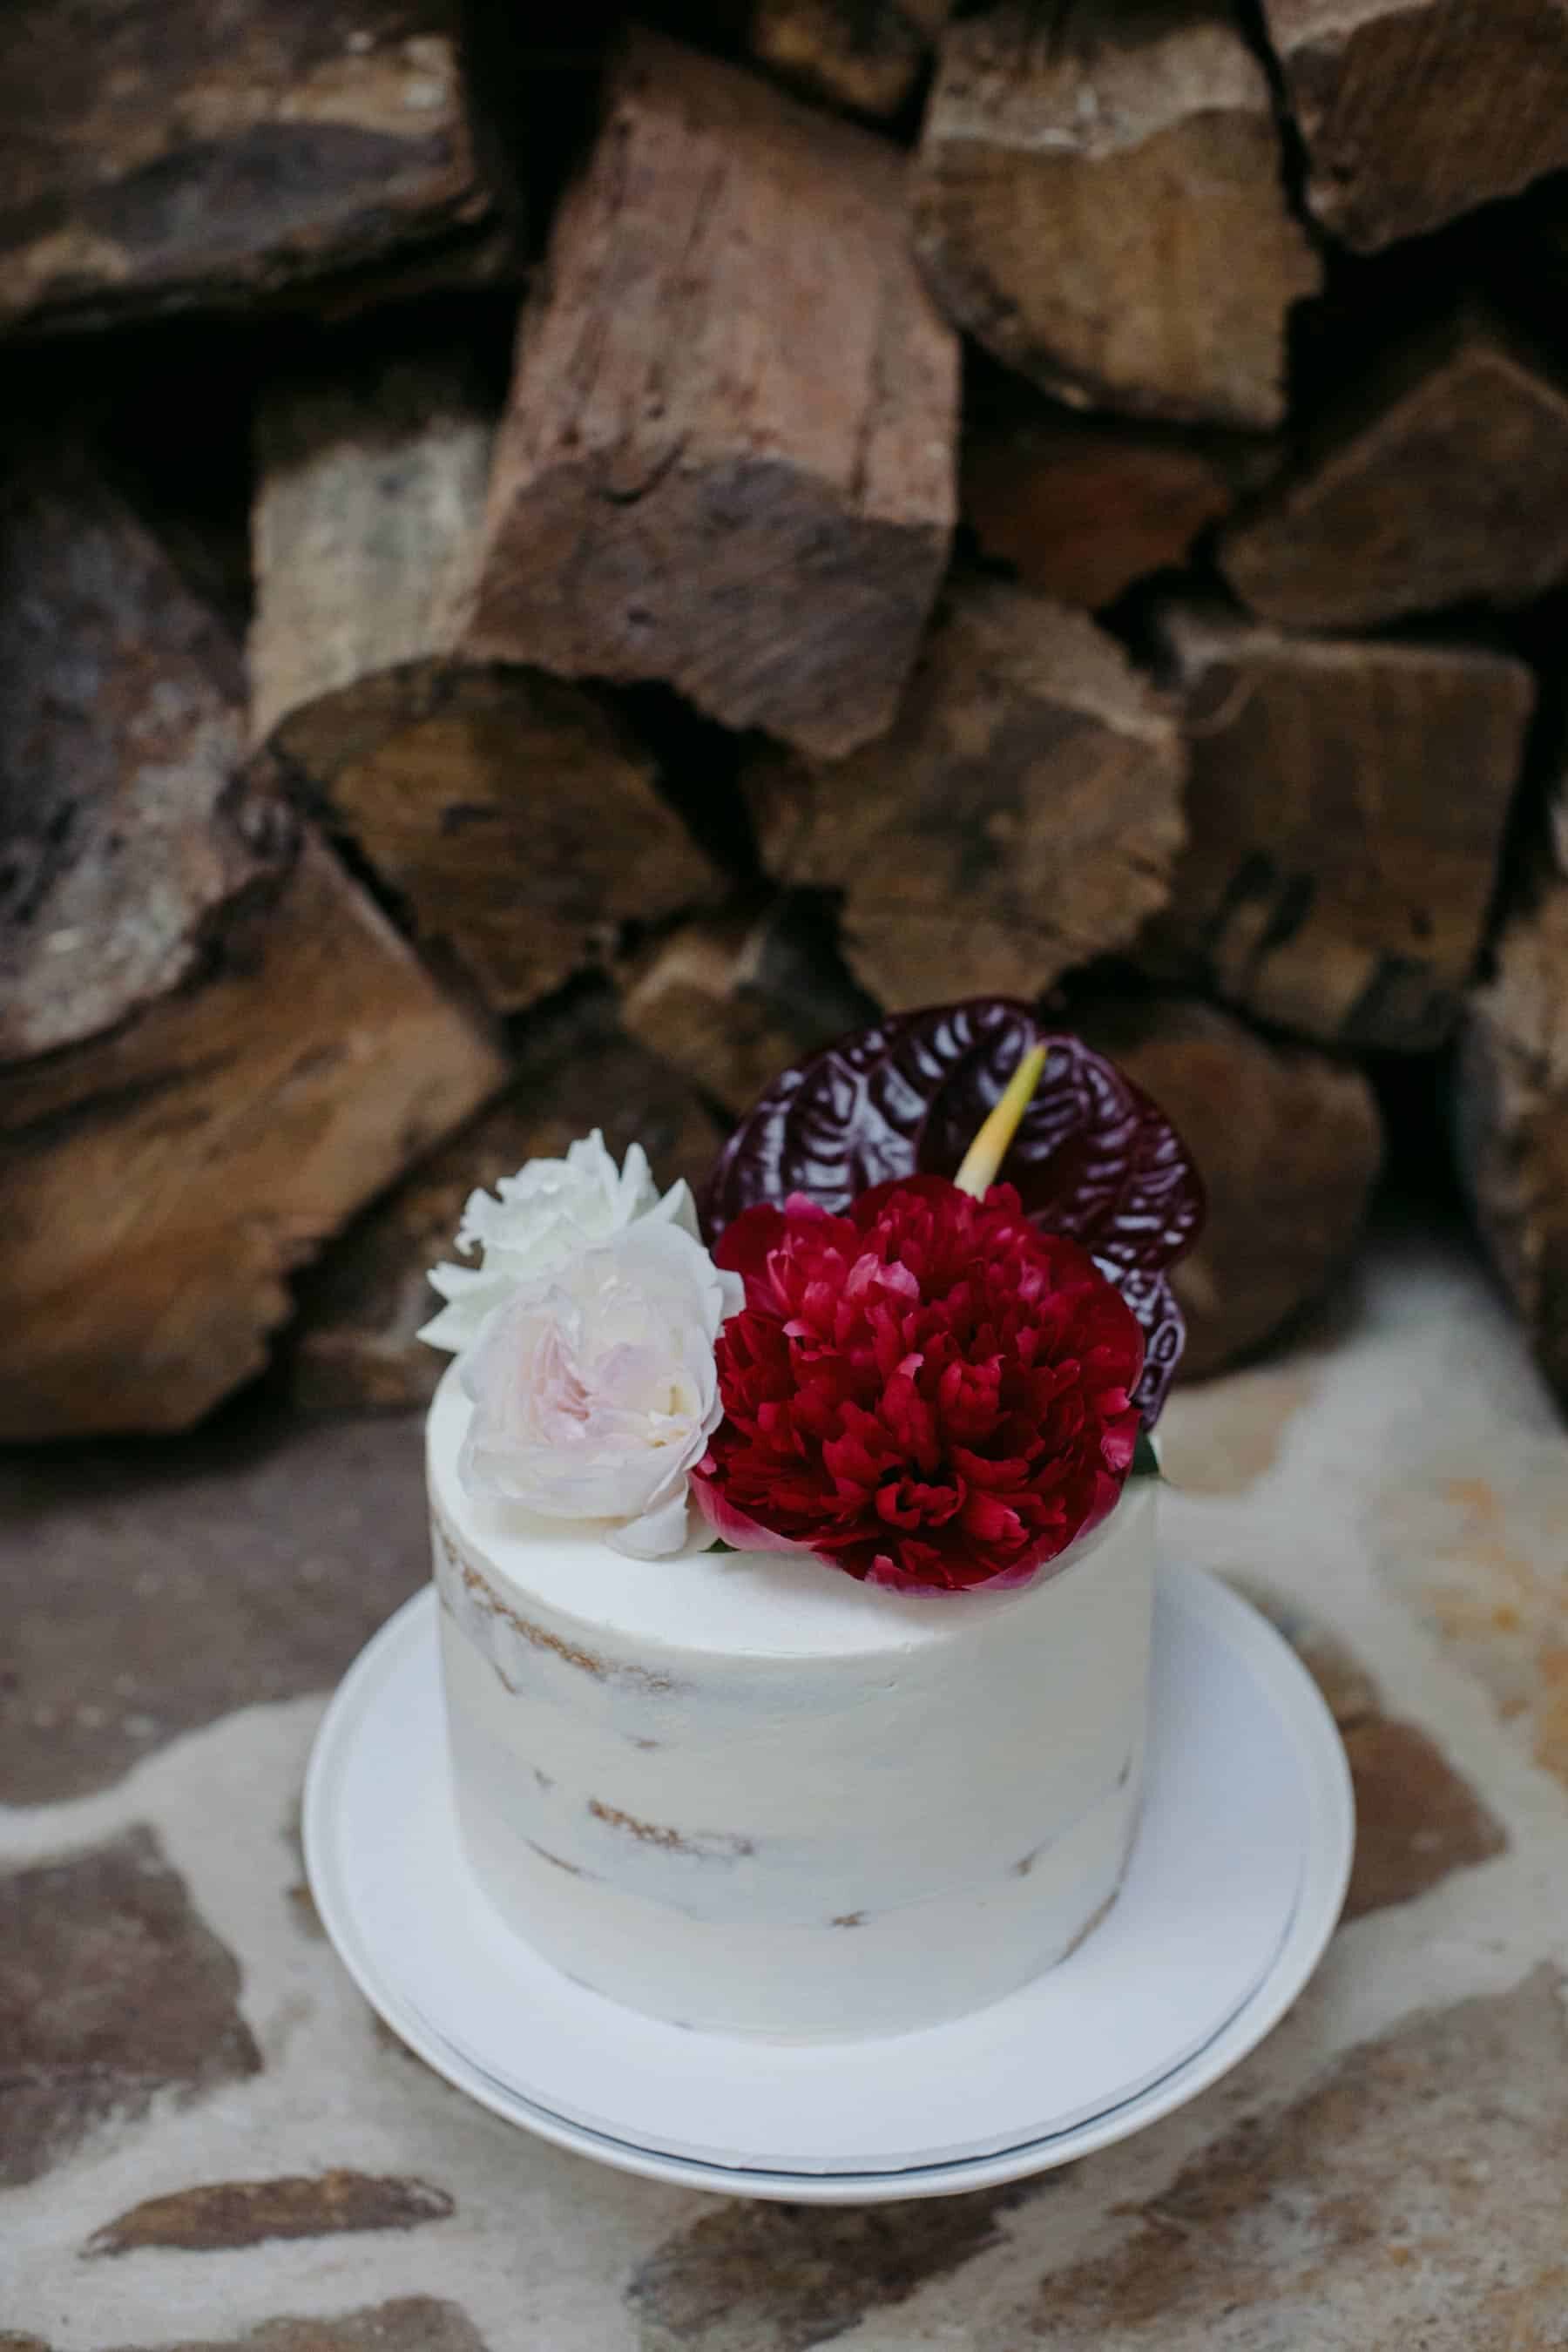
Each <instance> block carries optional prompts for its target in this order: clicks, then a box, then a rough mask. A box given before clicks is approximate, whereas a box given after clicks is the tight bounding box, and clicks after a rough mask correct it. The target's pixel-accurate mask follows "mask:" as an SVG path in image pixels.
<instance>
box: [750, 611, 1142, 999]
mask: <svg viewBox="0 0 1568 2352" xmlns="http://www.w3.org/2000/svg"><path fill="white" fill-rule="evenodd" d="M1183 772H1184V762H1183V756H1182V751H1181V746H1180V744H1179V741H1178V740H1177V734H1176V729H1175V725H1174V722H1173V718H1172V716H1171V714H1170V712H1169V711H1168V710H1167V709H1164V708H1163V707H1162V705H1161V704H1160V702H1159V701H1158V699H1157V698H1155V696H1154V695H1153V694H1152V692H1151V690H1150V688H1148V686H1147V685H1146V683H1145V682H1144V680H1143V679H1142V678H1141V677H1139V676H1138V674H1137V672H1136V671H1135V670H1134V669H1133V668H1132V667H1131V663H1130V662H1129V661H1128V659H1127V656H1126V655H1125V654H1124V653H1123V652H1122V650H1121V646H1119V645H1118V644H1117V643H1116V642H1115V640H1114V639H1113V638H1111V637H1110V636H1107V635H1105V634H1104V632H1103V631H1101V630H1100V629H1098V628H1097V627H1096V626H1095V625H1094V623H1093V622H1092V621H1090V620H1089V618H1088V616H1087V614H1082V613H1073V612H1069V611H1068V610H1067V609H1066V607H1065V606H1062V605H1059V604H1049V603H1047V600H1046V599H1045V598H1044V597H1039V596H1033V595H1031V594H1029V593H1028V592H1027V591H1026V590H1025V589H1021V588H1015V587H1013V586H1011V585H1010V584H1009V583H1004V582H999V581H971V582H967V583H961V584H959V585H958V586H957V587H955V588H954V590H953V591H952V593H951V594H950V596H949V598H948V600H947V603H946V605H945V608H944V610H943V613H942V615H941V617H940V618H939V621H938V624H937V625H936V627H935V628H934V629H933V630H932V632H931V636H930V638H929V639H928V641H927V644H926V647H925V650H924V652H923V653H922V655H921V662H920V666H919V667H918V668H917V670H916V673H915V677H914V681H913V683H912V685H911V687H910V692H909V695H908V696H907V698H906V699H905V702H904V706H903V709H902V710H901V711H900V716H899V720H898V724H897V725H896V726H895V728H894V729H893V730H892V732H891V733H890V734H889V735H887V736H885V737H884V738H883V739H882V740H880V741H879V742H877V743H872V744H868V745H867V747H866V748H865V750H864V751H859V752H858V753H856V754H855V756H854V757H853V758H852V759H849V760H846V761H837V762H836V763H835V764H834V765H833V766H832V767H830V768H826V769H816V770H814V769H812V768H811V767H809V766H808V765H807V764H806V763H805V762H803V761H790V760H788V759H786V758H784V757H783V756H779V757H774V758H763V759H761V760H759V761H757V762H756V763H755V765H754V766H753V768H752V771H751V773H750V775H749V778H748V792H749V794H750V797H751V800H752V809H753V814H754V819H755V822H756V825H757V831H758V838H759V842H760V844H761V846H762V852H763V863H764V865H765V866H767V868H768V870H769V872H770V873H771V874H772V875H773V877H775V878H776V879H777V880H780V881H783V882H786V883H790V884H795V885H803V886H809V887H815V888H828V889H833V890H837V891H838V892H840V893H842V897H843V910H844V911H843V929H844V945H845V953H846V957H847V961H848V963H849V966H850V969H851V970H852V971H853V972H854V973H855V976H856V977H857V979H858V980H859V981H860V982H862V983H863V985H864V986H865V987H866V988H868V990H869V991H870V992H871V993H872V995H873V996H874V997H876V998H877V999H878V1000H879V1002H880V1003H883V1004H885V1005H887V1006H889V1008H900V1007H910V1006H914V1005H920V1004H927V1003H931V999H932V998H933V997H938V998H941V997H958V996H966V995H970V994H980V993H984V992H997V993H1001V994H1008V995H1018V996H1032V995H1034V994H1035V993H1036V992H1037V991H1038V990H1039V989H1040V988H1042V987H1044V986H1045V985H1046V984H1047V982H1049V981H1051V980H1053V979H1055V977H1056V976H1057V975H1058V973H1059V972H1062V971H1066V970H1067V969H1068V967H1070V966H1071V965H1074V964H1078V963H1082V962H1084V961H1087V960H1088V959H1089V958H1091V957H1093V956H1096V955H1100V954H1103V953H1105V952H1106V951H1107V950H1110V949H1112V948H1117V947H1121V946H1122V945H1124V944H1125V943H1126V942H1127V941H1128V940H1131V938H1132V937H1133V935H1134V933H1135V932H1136V931H1137V929H1138V928H1139V926H1140V924H1141V923H1142V921H1143V920H1144V919H1145V918H1146V917H1147V916H1149V915H1150V914H1152V912H1153V911H1154V910H1155V909H1156V908H1159V907H1161V906H1163V904H1164V901H1165V898H1166V895H1167V891H1168V887H1169V877H1170V873H1171V868H1172V866H1173V862H1174V859H1175V856H1176V852H1177V850H1178V849H1179V847H1180V845H1181V841H1182V835H1183V823H1182V815H1181V794H1182V779H1183Z"/></svg>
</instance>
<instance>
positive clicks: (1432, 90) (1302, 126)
mask: <svg viewBox="0 0 1568 2352" xmlns="http://www.w3.org/2000/svg"><path fill="white" fill-rule="evenodd" d="M1262 5H1263V17H1264V23H1265V25H1266V26H1267V29H1268V37H1269V40H1270V42H1271V43H1272V45H1273V48H1274V53H1275V55H1276V57H1277V58H1279V68H1280V71H1281V73H1282V74H1283V76H1284V80H1285V89H1286V92H1287V95H1288V97H1289V101H1290V106H1291V110H1292V112H1293V113H1294V115H1295V118H1296V123H1297V127H1298V129H1299V130H1300V133H1301V137H1302V140H1303V142H1304V143H1305V145H1306V149H1307V155H1308V160H1309V163H1310V176H1309V179H1308V183H1307V201H1308V203H1309V204H1310V205H1311V208H1312V210H1313V212H1314V213H1315V214H1316V215H1317V216H1318V218H1319V219H1320V220H1321V222H1322V224H1323V226H1324V227H1325V228H1327V229H1329V230H1331V232H1332V234H1333V235H1334V236H1338V237H1342V238H1343V240H1344V241H1345V243H1346V244H1347V245H1351V246H1353V247H1355V248H1356V250H1357V251H1358V252H1362V253H1370V252H1373V251H1375V250H1376V248H1377V247H1380V246H1384V245H1391V244H1393V243H1394V240H1395V239H1396V238H1398V237H1405V236H1420V235H1422V234H1423V233H1424V232H1425V231H1426V230H1428V229H1433V228H1436V227H1437V226H1440V224H1441V223H1442V222H1444V221H1448V220H1453V219H1455V218H1456V217H1457V216H1458V215H1459V214H1460V213H1466V212H1470V211H1472V210H1473V209H1474V208H1475V206H1476V205H1485V204H1489V203H1491V202H1492V201H1493V199H1494V198H1496V197H1499V196H1508V195H1513V194H1517V192H1518V191H1519V190H1520V189H1521V188H1524V187H1528V186H1529V184H1530V183H1531V181H1532V180H1537V179H1540V178H1541V177H1542V174H1543V173H1547V172H1556V171H1561V170H1562V169H1563V165H1564V164H1568V37H1564V28H1563V10H1562V8H1561V6H1560V5H1558V0H1492V5H1489V6H1486V7H1482V8H1478V7H1476V6H1475V5H1473V0H1262Z"/></svg>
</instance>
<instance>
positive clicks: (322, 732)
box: [250, 361, 716, 1011]
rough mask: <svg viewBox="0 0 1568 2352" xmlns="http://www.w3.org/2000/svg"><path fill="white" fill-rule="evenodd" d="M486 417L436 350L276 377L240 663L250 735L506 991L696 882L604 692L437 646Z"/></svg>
mask: <svg viewBox="0 0 1568 2352" xmlns="http://www.w3.org/2000/svg"><path fill="white" fill-rule="evenodd" d="M490 435H491V419H490V415H489V411H488V409H487V407H486V405H485V404H484V402H483V400H482V399H481V398H480V397H479V395H478V394H476V393H474V392H473V391H472V389H471V388H470V387H469V385H468V382H467V379H466V377H465V375H464V373H463V372H462V370H461V369H460V367H459V366H458V365H457V364H456V363H454V362H446V361H441V362H412V361H410V362H398V363H395V364H393V365H391V366H389V367H385V368H381V369H377V370H376V371H374V373H370V374H368V375H366V376H364V377H363V378H362V379H361V380H359V381H357V382H354V383H343V382H338V383H332V384H330V385H321V384H313V383H300V384H295V385H291V386H288V387H285V388H284V389H282V390H280V391H279V392H278V393H277V394H274V395H273V396H272V397H271V398H270V400H269V402H268V404H267V406H266V407H265V409H264V411H263V414H262V417H261V422H260V428H259V450H260V486H259V489H258V499H257V506H256V513H255V528H254V539H255V548H256V568H257V614H256V621H255V625H254V627H253V629H252V632H251V642H250V666H251V679H252V692H253V727H254V730H255V732H256V734H257V735H258V738H259V739H260V740H265V741H267V742H269V743H270V744H271V745H272V746H273V747H274V749H275V750H276V751H278V752H279V754H280V755H281V757H282V758H283V759H284V760H285V761H286V762H287V763H288V765H289V769H290V771H291V772H292V773H293V775H294V777H295V778H296V780H297V782H298V783H299V784H300V787H301V788H302V789H303V790H304V791H305V792H306V793H308V795H309V797H310V802H311V803H312V804H313V805H314V806H315V807H316V808H317V809H318V810H319V812H320V813H321V814H322V816H323V817H324V819H325V821H326V822H327V823H328V824H330V825H331V827H332V828H333V829H334V830H335V831H337V832H340V833H342V834H345V835H349V836H351V837H352V839H353V842H354V844H355V845H356V846H357V848H358V849H359V851H360V852H361V853H362V854H363V856H364V857H365V858H366V859H367V860H368V861H369V863H370V865H371V866H372V867H373V868H374V872H375V873H376V874H377V876H378V877H380V878H381V880H382V881H383V883H384V885H385V886H386V887H388V888H389V889H390V890H391V891H392V892H394V893H395V896H396V898H397V899H398V901H399V903H400V905H401V907H402V908H404V909H405V912H406V914H407V916H408V919H409V920H410V922H411V923H412V925H413V927H414V928H415V929H416V931H417V933H418V934H419V936H420V937H421V939H423V940H426V941H427V942H429V943H432V944H434V943H437V942H439V943H442V944H444V945H445V946H447V947H449V948H450V950H452V952H453V953H454V954H455V955H456V956H457V957H458V961H460V962H461V963H462V964H463V965H464V966H465V967H466V969H467V970H468V972H469V973H470V974H471V976H472V977H473V978H474V980H475V981H476V982H478V984H479V988H480V989H481V990H482V992H484V994H485V996H486V997H487V998H488V1000H489V1003H491V1004H493V1005H495V1006H497V1007H498V1008H500V1009H501V1010H503V1011H510V1010H514V1009H516V1008H518V1007H521V1006H523V1005H526V1004H529V1003H532V1002H533V1001H535V1000H536V999H538V998H539V997H541V996H542V995H545V994H546V993H548V992H550V991H551V990H552V989H553V988H555V987H557V986H559V985H560V984H561V982H563V981H564V980H566V979H567V978H569V977H570V976H571V974H572V973H573V972H574V971H577V970H578V969H579V968H580V967H581V966H582V965H583V964H584V963H585V962H587V961H594V960H595V959H599V960H602V959H603V958H604V957H605V955H606V954H607V953H608V952H609V951H610V950H612V949H613V948H614V946H615V945H616V941H617V940H618V938H619V935H620V931H621V929H622V927H623V926H624V925H625V924H626V922H628V921H630V920H633V919H639V920H652V919H658V918H661V917H665V916H668V915H670V914H672V913H674V912H676V911H677V910H678V909H679V908H684V907H686V906H688V905H689V904H691V903H692V902H694V901H700V900H701V899H703V898H706V897H710V896H711V895H712V894H713V892H714V890H715V887H716V880H715V869H714V867H713V866H712V865H711V863H710V860H709V859H708V857H707V856H705V855H704V854H703V852H702V851H701V850H700V848H699V847H698V846H697V845H696V844H695V842H694V841H693V840H692V838H691V836H690V835H689V833H688V832H687V829H686V827H685V826H684V825H683V824H682V823H681V821H680V819H679V817H678V816H677V815H676V814H675V812H674V811H673V810H672V809H671V808H670V807H669V806H668V804H667V803H665V801H664V800H663V799H661V797H660V796H659V793H658V789H657V785H656V781H655V778H656V764H657V763H656V762H655V761H654V759H653V756H652V754H651V753H650V752H649V751H647V750H646V749H645V748H644V747H643V745H642V744H640V743H639V742H638V741H637V740H636V739H635V738H634V736H633V735H632V733H631V731H630V730H629V729H628V728H627V726H626V723H625V722H624V720H623V719H621V718H620V716H619V715H618V714H617V713H616V710H615V709H613V708H612V706H611V705H610V703H609V702H608V700H607V699H606V698H605V697H604V696H603V695H602V694H601V693H598V692H596V691H590V690H589V689H587V688H580V687H575V686H569V685H566V684H564V683H563V681H562V680H560V679H559V678H554V677H546V676H543V675H542V673H540V672H538V671H530V670H525V669H499V668H497V669H489V668H472V667H464V666H462V665H459V664H458V663H457V662H455V661H454V659H453V658H452V647H453V643H454V640H455V637H456V634H457V628H458V611H459V607H460V604H461V601H462V597H463V594H464V593H465V591H466V589H467V587H468V584H469V583H470V581H471V576H472V564H473V560H474V556H475V552H476V549H477V545H478V532H479V520H480V514H481V510H482V507H483V501H484V485H485V476H486V469H487V465H488V461H489V446H490Z"/></svg>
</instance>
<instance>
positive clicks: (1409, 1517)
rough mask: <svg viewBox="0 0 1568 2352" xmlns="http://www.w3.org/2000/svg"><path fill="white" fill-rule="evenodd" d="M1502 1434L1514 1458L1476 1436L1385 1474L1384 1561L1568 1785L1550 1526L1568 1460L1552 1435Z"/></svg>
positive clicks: (1563, 1496)
mask: <svg viewBox="0 0 1568 2352" xmlns="http://www.w3.org/2000/svg"><path fill="white" fill-rule="evenodd" d="M1510 1436H1511V1438H1512V1442H1511V1444H1510ZM1461 1444H1462V1440H1461ZM1500 1444H1501V1445H1503V1446H1506V1447H1508V1450H1509V1452H1510V1454H1512V1455H1513V1459H1512V1460H1511V1461H1510V1460H1508V1459H1507V1458H1506V1456H1505V1458H1504V1460H1503V1461H1502V1462H1500V1461H1499V1460H1498V1458H1497V1454H1496V1453H1495V1452H1493V1451H1491V1450H1489V1449H1488V1448H1487V1447H1485V1446H1483V1445H1481V1444H1473V1445H1471V1446H1469V1447H1468V1448H1465V1451H1464V1452H1461V1453H1460V1454H1459V1455H1458V1460H1457V1461H1455V1460H1450V1461H1449V1463H1448V1464H1447V1465H1444V1463H1443V1462H1442V1459H1441V1457H1440V1456H1439V1458H1438V1459H1437V1460H1436V1461H1433V1460H1430V1459H1429V1460H1428V1461H1427V1463H1426V1464H1425V1465H1423V1468H1422V1472H1421V1473H1419V1474H1417V1475H1412V1476H1409V1477H1406V1478H1404V1479H1401V1480H1397V1481H1395V1480H1392V1479H1391V1480H1390V1481H1389V1482H1388V1485H1387V1486H1386V1488H1385V1490H1384V1494H1383V1495H1382V1496H1381V1497H1380V1498H1379V1505H1378V1510H1377V1520H1376V1523H1377V1532H1378V1538H1379V1557H1380V1564H1381V1567H1382V1570H1383V1573H1384V1575H1385V1576H1386V1577H1387V1579H1388V1580H1389V1582H1390V1583H1391V1585H1392V1586H1393V1588H1394V1591H1397V1592H1398V1593H1400V1595H1401V1596H1402V1597H1403V1598H1404V1599H1405V1600H1406V1601H1409V1602H1411V1603H1412V1604H1414V1606H1415V1608H1416V1609H1417V1610H1418V1611H1419V1612H1420V1613H1421V1615H1422V1617H1423V1618H1424V1619H1425V1621H1426V1623H1427V1625H1428V1626H1429V1627H1430V1628H1431V1630H1432V1632H1433V1633H1435V1634H1436V1636H1437V1638H1438V1639H1439V1640H1440V1641H1441V1642H1442V1643H1444V1645H1445V1647H1446V1648H1447V1650H1448V1651H1449V1652H1450V1653H1451V1654H1452V1655H1453V1656H1454V1657H1456V1658H1458V1660H1459V1661H1460V1662H1461V1663H1462V1664H1464V1666H1465V1667H1466V1668H1467V1669H1468V1671H1469V1672H1470V1673H1472V1674H1474V1675H1476V1676H1477V1677H1478V1678H1479V1681H1480V1682H1481V1683H1482V1684H1483V1685H1484V1686H1485V1687H1486V1689H1487V1690H1488V1691H1489V1693H1490V1695H1491V1697H1492V1700H1493V1702H1494V1704H1495V1705H1496V1706H1497V1709H1498V1711H1499V1713H1500V1716H1501V1717H1503V1719H1504V1721H1505V1722H1508V1723H1510V1724H1512V1725H1513V1726H1514V1727H1516V1728H1517V1730H1518V1731H1519V1732H1520V1734H1521V1736H1522V1738H1524V1740H1525V1741H1526V1743H1527V1745H1528V1747H1529V1749H1530V1752H1531V1755H1532V1756H1533V1758H1534V1759H1535V1761H1536V1762H1537V1763H1538V1764H1539V1765H1541V1767H1542V1769H1543V1770H1545V1771H1548V1772H1550V1773H1552V1775H1553V1776H1554V1777H1555V1778H1556V1779H1557V1780H1559V1781H1561V1782H1562V1784H1563V1787H1564V1788H1568V1564H1565V1563H1564V1559H1563V1547H1562V1544H1561V1542H1560V1541H1558V1540H1557V1538H1556V1536H1555V1534H1554V1533H1552V1530H1553V1529H1555V1528H1561V1527H1562V1526H1563V1524H1564V1523H1565V1522H1564V1520H1563V1517H1562V1516H1561V1515H1562V1514H1563V1513H1564V1512H1568V1466H1565V1465H1564V1464H1563V1461H1562V1459H1561V1456H1560V1453H1559V1449H1558V1448H1557V1447H1556V1445H1555V1444H1552V1442H1551V1441H1550V1440H1547V1441H1546V1442H1544V1443H1542V1441H1541V1440H1540V1439H1539V1437H1538V1438H1537V1440H1536V1442H1535V1443H1534V1444H1531V1442H1530V1437H1529V1435H1528V1433H1523V1432H1521V1433H1520V1434H1519V1435H1518V1436H1512V1433H1510V1435H1509V1436H1500ZM1466 1453H1468V1455H1469V1458H1468V1460H1466V1458H1465V1454H1466ZM1521 1457H1522V1458H1521Z"/></svg>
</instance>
